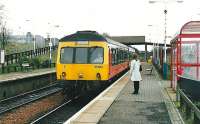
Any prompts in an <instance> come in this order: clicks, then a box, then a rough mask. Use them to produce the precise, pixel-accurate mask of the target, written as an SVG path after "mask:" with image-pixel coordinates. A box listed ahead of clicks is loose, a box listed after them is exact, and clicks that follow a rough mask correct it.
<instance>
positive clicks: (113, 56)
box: [111, 48, 115, 65]
mask: <svg viewBox="0 0 200 124" xmlns="http://www.w3.org/2000/svg"><path fill="white" fill-rule="evenodd" d="M111 51H112V52H111V56H112V65H114V64H115V50H114V49H113V48H112V49H111Z"/></svg>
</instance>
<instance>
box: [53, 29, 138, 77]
mask: <svg viewBox="0 0 200 124" xmlns="http://www.w3.org/2000/svg"><path fill="white" fill-rule="evenodd" d="M133 52H135V51H134V49H133V48H130V47H128V46H126V45H124V44H121V43H118V42H116V41H113V40H111V39H109V38H107V37H104V36H102V35H100V34H98V33H97V32H95V31H78V32H76V33H75V34H72V35H69V36H66V37H64V38H62V39H60V41H59V46H58V56H57V63H56V73H57V79H58V80H67V81H77V80H87V81H97V80H98V81H99V80H100V81H107V80H110V79H112V78H113V77H115V76H116V75H118V74H119V73H121V72H122V71H124V70H126V69H128V68H129V61H130V56H131V55H132V54H133Z"/></svg>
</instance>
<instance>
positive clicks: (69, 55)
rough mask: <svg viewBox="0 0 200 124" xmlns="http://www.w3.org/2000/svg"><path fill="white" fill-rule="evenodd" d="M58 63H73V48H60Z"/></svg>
mask: <svg viewBox="0 0 200 124" xmlns="http://www.w3.org/2000/svg"><path fill="white" fill-rule="evenodd" d="M60 63H73V48H62V49H61V51H60Z"/></svg>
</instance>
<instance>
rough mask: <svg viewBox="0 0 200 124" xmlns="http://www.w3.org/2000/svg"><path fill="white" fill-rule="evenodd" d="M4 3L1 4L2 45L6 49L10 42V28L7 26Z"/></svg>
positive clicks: (0, 39)
mask: <svg viewBox="0 0 200 124" xmlns="http://www.w3.org/2000/svg"><path fill="white" fill-rule="evenodd" d="M4 7H5V6H4V5H0V45H1V49H5V45H7V43H8V36H9V35H8V34H9V33H8V29H7V28H6V21H5V19H4Z"/></svg>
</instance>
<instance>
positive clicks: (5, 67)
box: [0, 45, 58, 73]
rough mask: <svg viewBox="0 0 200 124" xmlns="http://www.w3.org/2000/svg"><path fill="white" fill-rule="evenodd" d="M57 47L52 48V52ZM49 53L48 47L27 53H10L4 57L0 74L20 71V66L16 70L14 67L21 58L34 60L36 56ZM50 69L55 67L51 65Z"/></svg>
mask: <svg viewBox="0 0 200 124" xmlns="http://www.w3.org/2000/svg"><path fill="white" fill-rule="evenodd" d="M57 47H58V46H57V45H55V46H52V51H55V50H57ZM49 52H50V47H44V48H38V49H36V50H35V52H34V50H29V51H24V52H20V53H12V54H8V55H5V63H4V64H2V65H1V66H0V70H1V72H2V73H4V72H16V71H17V70H22V67H21V66H20V69H18V66H16V65H15V64H17V63H19V61H20V59H21V58H22V57H26V58H34V57H36V56H40V55H46V54H48V53H49ZM13 64H14V65H13ZM12 65H13V66H12ZM50 67H55V64H51V65H50Z"/></svg>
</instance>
